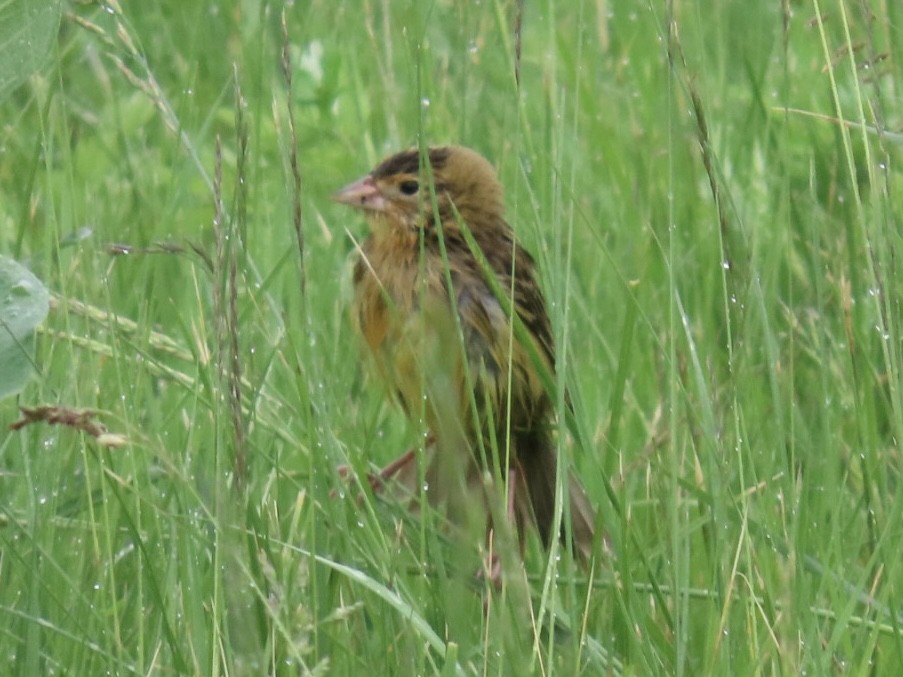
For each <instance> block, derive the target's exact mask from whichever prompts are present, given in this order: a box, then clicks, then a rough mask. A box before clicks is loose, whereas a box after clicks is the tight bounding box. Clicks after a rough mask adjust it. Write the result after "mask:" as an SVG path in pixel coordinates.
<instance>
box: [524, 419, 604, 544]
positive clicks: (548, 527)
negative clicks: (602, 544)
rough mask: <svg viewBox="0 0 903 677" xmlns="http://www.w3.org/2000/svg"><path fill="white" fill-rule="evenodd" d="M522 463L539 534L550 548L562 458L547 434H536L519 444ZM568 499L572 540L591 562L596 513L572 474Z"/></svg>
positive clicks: (569, 476)
mask: <svg viewBox="0 0 903 677" xmlns="http://www.w3.org/2000/svg"><path fill="white" fill-rule="evenodd" d="M518 464H519V466H520V468H519V469H520V471H521V472H522V473H523V482H524V484H525V485H526V489H527V494H528V495H529V503H530V507H531V508H532V512H533V515H534V517H535V519H536V526H537V528H538V529H539V535H540V537H541V538H542V541H543V543H545V545H546V547H548V546H549V545H550V544H551V541H552V534H553V530H554V520H555V484H556V481H555V478H556V475H557V471H558V458H557V452H556V449H555V446H554V443H553V442H552V440H551V439H550V438H549V436H548V434H547V433H545V432H532V433H530V434H529V435H528V436H526V438H525V439H521V440H520V444H518ZM564 490H565V500H566V501H568V505H569V507H570V510H569V511H568V512H570V523H571V537H572V539H573V545H574V554H575V555H577V556H578V557H579V558H580V559H582V560H583V561H586V562H588V561H590V560H591V559H592V555H593V539H594V536H595V528H594V526H593V525H594V523H595V512H594V511H593V507H592V505H591V504H590V502H589V497H588V496H587V495H586V490H585V489H584V488H583V484H582V483H581V482H580V480H579V479H578V478H577V476H576V475H575V474H574V473H573V471H569V472H568V481H567V483H566V484H565V486H564ZM565 519H567V512H565V515H564V517H563V519H562V524H561V532H560V534H559V535H560V537H561V539H562V540H564V538H565V534H566V533H567V528H566V526H565V522H564V520H565Z"/></svg>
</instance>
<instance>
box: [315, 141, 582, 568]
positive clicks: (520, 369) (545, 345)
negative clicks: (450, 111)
mask: <svg viewBox="0 0 903 677" xmlns="http://www.w3.org/2000/svg"><path fill="white" fill-rule="evenodd" d="M333 200H334V201H336V202H338V203H341V204H343V205H347V206H350V207H353V208H355V209H356V210H360V211H361V212H363V215H364V217H365V220H366V221H367V222H368V225H369V234H368V236H367V237H366V239H364V241H363V242H360V243H358V244H357V246H356V251H355V253H354V254H353V256H355V257H356V260H355V262H354V265H353V274H352V288H353V293H352V297H353V298H352V302H351V316H352V322H353V324H354V326H355V327H356V330H357V333H358V334H359V335H360V337H361V338H362V343H363V347H364V352H365V353H368V354H369V356H370V358H371V360H370V362H371V363H372V365H373V366H374V367H375V372H376V374H377V376H378V379H379V380H381V381H382V382H383V383H384V384H385V386H387V388H388V391H389V392H390V393H393V395H394V399H396V400H397V401H398V402H399V403H400V405H401V407H402V408H403V410H404V412H405V413H406V415H407V416H408V418H409V419H411V420H412V421H414V422H415V423H419V424H422V425H425V428H426V430H427V431H428V433H427V434H428V445H427V446H428V447H429V453H428V454H425V455H423V459H424V460H423V462H424V463H426V468H425V469H424V470H423V471H422V472H423V475H422V478H425V480H426V481H425V484H426V487H427V496H428V498H429V500H430V502H431V503H432V504H435V505H444V506H445V507H446V509H447V510H448V511H449V513H450V514H453V515H456V516H457V518H460V517H461V515H462V514H463V515H465V516H468V515H469V516H472V515H473V514H474V513H475V512H476V515H477V517H475V518H474V519H477V520H480V519H481V518H480V515H481V514H482V515H483V517H482V519H483V520H484V523H485V524H486V533H487V540H489V539H491V537H492V535H493V534H494V528H495V527H494V525H497V523H498V521H499V520H500V519H504V520H508V523H509V525H511V526H513V527H514V528H515V531H516V533H517V536H518V540H519V542H520V548H521V551H523V549H524V547H525V546H524V543H525V539H526V532H527V528H528V525H529V524H534V525H535V527H536V529H537V531H538V533H539V536H540V538H541V540H542V542H543V544H544V545H545V546H546V547H549V546H550V545H551V543H552V541H553V539H554V538H556V536H557V537H560V538H561V539H562V540H564V539H565V534H566V533H567V531H568V529H566V527H565V519H564V518H563V519H562V521H561V524H560V527H559V529H558V533H557V534H556V533H555V531H556V525H555V516H554V513H555V492H556V483H557V474H558V472H559V467H560V465H563V464H559V462H558V461H559V459H558V452H557V446H556V444H555V439H554V418H555V408H554V406H553V399H552V396H551V395H550V392H549V391H550V387H549V384H550V383H554V373H555V345H554V339H553V334H552V328H551V324H550V321H549V316H548V312H547V310H546V302H545V298H544V296H543V294H542V291H541V289H540V287H539V284H538V280H537V277H536V262H535V260H534V259H533V257H532V256H531V255H530V254H529V253H528V252H527V250H526V249H525V248H524V247H523V246H522V245H521V244H520V242H519V241H518V240H517V238H516V236H515V233H514V231H513V230H512V228H511V226H510V225H509V224H508V222H507V221H506V218H505V206H504V196H503V190H502V186H501V184H500V182H499V179H498V176H497V173H496V170H495V168H494V167H493V165H492V164H491V163H490V162H489V161H488V160H486V159H485V158H484V157H483V156H482V155H481V154H479V153H478V152H477V151H475V150H472V149H470V148H467V147H464V146H459V145H443V146H430V147H425V148H411V149H407V150H403V151H401V152H398V153H395V154H393V155H391V156H389V157H387V158H386V159H384V160H383V161H382V162H380V163H379V164H377V165H376V167H374V168H373V169H372V170H371V171H370V172H369V173H368V174H366V175H365V176H363V177H362V178H360V179H359V180H357V181H354V182H352V183H350V184H348V185H347V186H345V187H344V188H341V189H340V190H339V191H338V192H336V193H335V194H334V195H333ZM550 376H551V377H552V378H551V379H550ZM417 458H418V455H417V453H416V452H415V451H413V450H412V451H408V452H407V453H405V454H403V455H402V456H401V457H400V458H399V459H398V460H396V461H394V462H393V463H391V464H389V465H388V466H386V467H385V468H384V469H383V470H382V471H380V472H379V473H378V475H375V476H373V477H372V484H373V486H374V488H379V487H381V486H382V485H383V484H384V482H386V481H388V480H390V479H392V478H396V477H401V476H402V475H403V474H405V473H407V476H408V477H414V478H417V477H419V476H420V475H419V474H418V473H417V472H413V471H412V467H414V466H415V464H416V460H417ZM567 473H568V474H567V481H566V482H564V483H563V486H564V487H565V491H564V496H565V500H567V501H568V504H567V505H568V506H569V510H566V511H564V515H565V516H569V519H570V529H569V531H570V534H571V537H572V538H571V543H572V546H573V550H574V553H575V555H577V556H578V559H580V560H582V561H584V562H586V561H588V560H589V559H590V558H591V556H592V552H593V539H594V521H595V520H594V515H595V513H594V511H593V509H592V505H591V503H590V501H589V498H588V496H587V494H586V491H585V489H584V487H583V485H582V484H581V482H580V481H579V479H578V478H577V476H576V475H575V474H574V472H573V471H567ZM487 477H490V478H495V480H501V481H500V482H498V481H494V482H493V481H490V482H488V483H487V481H486V478H487ZM412 486H413V487H415V488H416V487H418V486H419V483H417V484H412ZM498 486H502V487H503V488H504V492H502V495H501V496H496V497H495V498H497V499H498V502H497V503H495V504H493V500H495V499H494V498H493V496H491V495H489V494H490V493H491V491H496V492H497V493H498V492H499V491H500V490H499V489H498ZM487 487H489V488H490V489H487ZM492 487H496V488H495V489H492ZM475 495H476V496H480V497H482V500H478V501H474V496H475ZM475 505H477V506H480V507H479V509H477V510H476V511H475V509H474V506H475ZM492 505H503V506H504V508H502V509H497V510H496V511H495V513H493V512H492V508H491V506H492ZM499 513H502V514H499ZM453 519H454V518H453ZM489 566H490V568H491V569H492V571H491V576H492V577H493V578H495V577H496V576H497V575H498V572H499V565H498V560H497V558H494V561H493V563H492V564H490V565H489Z"/></svg>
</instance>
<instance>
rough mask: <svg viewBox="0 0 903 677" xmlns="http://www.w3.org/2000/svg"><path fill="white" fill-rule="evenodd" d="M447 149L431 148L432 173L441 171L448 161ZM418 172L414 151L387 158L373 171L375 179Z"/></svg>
mask: <svg viewBox="0 0 903 677" xmlns="http://www.w3.org/2000/svg"><path fill="white" fill-rule="evenodd" d="M448 155H449V151H448V148H431V149H430V164H431V165H432V167H433V171H437V170H441V169H442V168H443V167H445V163H446V161H447V160H448ZM419 171H420V153H419V152H418V151H417V150H416V149H413V150H405V151H402V152H400V153H396V154H395V155H393V156H392V157H390V158H387V159H385V160H383V161H382V163H380V164H379V165H378V166H377V167H376V169H374V170H373V176H374V177H375V178H377V179H380V178H383V177H386V176H394V175H396V174H417V173H418V172H419Z"/></svg>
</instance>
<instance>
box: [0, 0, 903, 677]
mask: <svg viewBox="0 0 903 677" xmlns="http://www.w3.org/2000/svg"><path fill="white" fill-rule="evenodd" d="M519 4H520V3H517V2H513V1H510V0H509V1H505V2H502V1H494V0H483V2H472V3H470V2H451V1H450V0H440V1H438V2H415V1H413V0H411V1H407V0H405V1H402V2H389V1H388V0H383V1H380V0H346V1H343V2H335V1H332V0H302V1H296V2H292V3H285V9H284V28H283V19H282V16H283V8H282V6H281V4H280V3H267V2H258V1H255V0H241V1H235V2H222V3H215V2H203V3H191V2H181V1H179V0H158V1H157V2H127V3H122V4H121V6H120V5H119V4H118V3H116V2H109V3H107V4H104V5H100V4H93V3H91V2H79V3H72V4H69V3H65V5H64V16H63V19H62V22H61V27H60V35H59V39H58V41H57V42H56V43H55V45H54V48H53V50H52V52H51V55H50V57H49V61H48V63H47V64H46V65H45V67H44V68H43V69H42V70H41V71H40V73H39V74H38V75H36V76H34V77H32V78H31V80H30V81H29V82H28V83H27V84H26V85H24V86H23V87H20V88H19V89H17V90H16V91H15V92H14V93H13V95H12V96H11V98H8V99H7V100H6V101H5V102H4V103H3V104H2V120H3V123H2V127H0V254H4V255H6V256H10V257H12V258H15V259H16V260H18V261H20V262H22V263H24V264H25V265H27V266H28V267H29V268H30V269H31V270H32V271H33V272H34V273H35V274H36V275H37V276H38V277H40V278H41V279H42V280H43V281H44V282H45V284H46V285H47V286H48V287H49V288H50V289H51V291H52V292H53V293H54V294H55V296H56V301H55V303H54V308H53V310H52V311H51V314H50V316H49V318H48V319H47V321H46V322H45V323H44V325H43V328H42V330H41V332H40V334H39V335H38V340H37V346H36V371H37V373H36V378H35V379H34V380H33V382H32V383H31V384H30V385H29V386H28V388H27V389H26V390H25V391H24V392H23V393H22V394H21V395H20V396H19V398H18V402H17V401H15V400H6V401H4V402H2V403H0V424H2V427H0V627H2V630H0V673H3V674H10V675H41V674H71V675H100V674H117V675H119V674H122V675H125V674H133V673H134V674H198V675H217V674H221V675H260V674H286V675H288V674H308V673H316V674H336V675H343V674H366V673H369V674H373V675H383V674H385V675H414V674H443V675H458V674H462V675H524V674H542V675H553V674H562V675H570V674H578V673H581V674H587V675H597V674H615V675H618V674H628V675H654V674H667V675H672V674H673V675H726V674H739V675H745V674H788V675H795V674H802V673H803V672H805V673H806V674H815V675H822V674H854V675H860V674H870V675H894V674H899V666H900V664H901V662H903V608H901V599H903V557H901V553H903V489H901V485H900V481H901V478H900V473H901V468H903V458H901V443H903V383H901V370H903V349H901V348H903V343H901V340H903V309H901V306H900V298H901V292H903V268H901V266H903V263H901V259H900V255H899V253H898V248H899V247H900V246H901V239H900V234H901V217H903V208H901V203H900V201H899V193H900V191H901V190H903V180H901V177H903V175H901V172H900V169H899V165H898V164H897V163H898V162H900V144H901V138H903V137H901V135H900V133H899V132H898V131H897V130H900V129H901V128H903V117H901V113H900V110H901V107H900V97H901V96H903V70H901V66H900V64H901V63H903V9H901V6H900V5H899V3H896V2H892V1H891V0H871V1H869V0H862V1H861V2H860V1H859V0H826V1H823V2H819V1H816V0H813V2H811V3H810V2H795V1H793V2H791V1H790V0H784V1H783V2H780V3H778V2H771V3H766V2H749V3H741V2H733V3H710V2H706V1H704V0H682V1H681V2H676V1H675V2H660V1H659V0H651V1H650V2H648V3H642V2H640V3H633V2H626V1H624V2H614V1H608V2H607V1H606V0H595V1H594V2H593V1H589V0H577V1H576V2H564V1H563V0H558V1H557V2H556V1H555V0H548V1H547V2H538V3H531V2H527V3H522V4H523V5H524V7H522V8H519ZM518 22H520V27H521V28H520V32H519V33H518V31H517V30H516V29H515V26H516V25H517V24H518ZM284 46H285V47H286V50H287V51H286V52H285V54H286V59H287V64H288V69H287V71H288V73H290V76H291V82H290V83H289V82H288V80H287V78H286V69H285V68H284V66H283V48H284ZM516 72H517V74H518V78H516V77H515V73H516ZM420 141H425V142H428V143H442V142H456V143H462V144H465V145H469V146H472V147H474V148H477V149H479V150H480V151H481V152H482V153H484V154H485V155H486V156H487V157H489V158H490V159H491V160H492V161H493V163H495V164H496V165H497V167H498V168H499V172H500V176H501V178H502V181H503V183H504V185H505V186H506V190H507V204H508V215H509V217H510V221H511V222H512V224H513V225H514V227H515V230H516V231H517V233H518V236H519V237H520V238H521V240H522V241H523V242H524V244H525V245H526V246H527V248H528V249H530V250H531V251H532V252H533V253H534V254H535V255H536V258H537V260H538V262H539V265H540V267H541V279H542V284H543V287H544V289H545V292H546V296H547V299H548V301H549V305H550V309H551V314H552V322H553V325H554V329H555V333H556V337H557V340H558V345H559V361H560V364H559V367H560V373H561V378H562V380H563V381H564V382H566V384H567V387H568V388H569V390H570V392H571V394H572V397H573V400H574V404H575V409H576V416H575V423H574V425H573V426H571V429H570V430H565V429H563V430H562V431H561V434H560V436H559V439H560V445H561V449H562V452H563V453H564V454H565V455H566V457H567V458H568V461H569V462H570V463H572V464H573V465H574V466H575V467H576V468H577V470H578V472H579V473H580V475H581V476H582V478H583V481H584V483H585V484H586V486H587V489H588V491H589V493H590V495H591V497H592V499H593V501H594V503H595V505H596V506H597V507H598V509H599V511H600V515H601V517H600V520H601V523H602V524H604V526H605V528H606V530H607V531H608V533H609V535H610V539H611V543H612V546H613V549H614V551H615V553H616V555H615V557H613V558H611V559H606V560H602V561H599V562H598V563H597V566H596V567H595V569H594V570H593V571H592V572H586V571H583V570H581V569H579V568H577V567H575V566H574V565H573V563H572V562H571V561H570V558H569V557H568V556H567V555H566V554H564V553H562V552H560V551H556V552H553V553H551V554H549V553H546V552H544V551H543V550H542V548H541V547H540V546H539V544H538V543H537V542H531V543H530V544H529V545H528V548H527V552H526V555H525V563H524V567H523V569H522V570H519V568H518V567H516V566H515V567H512V568H510V569H509V571H508V573H507V575H506V578H505V584H504V586H502V588H501V589H498V590H497V589H494V588H492V587H491V586H489V585H487V584H486V583H484V582H483V581H480V580H477V579H475V578H474V576H473V572H474V571H475V569H476V567H477V565H478V564H479V561H480V552H479V549H478V547H477V545H478V544H474V547H473V548H472V549H468V548H466V547H464V548H462V547H461V544H460V542H458V541H456V540H455V539H453V538H450V537H449V532H448V530H447V529H445V528H443V527H442V524H441V516H439V515H436V514H434V513H432V512H430V511H424V512H422V513H420V514H411V513H410V512H409V511H408V510H407V509H406V508H405V507H404V506H403V505H400V504H399V503H398V502H397V501H393V500H391V499H390V498H389V497H385V498H384V497H380V496H373V495H372V493H371V492H369V490H367V489H364V488H363V487H361V486H360V485H358V484H355V483H354V482H353V481H351V482H350V483H343V482H342V481H341V480H340V479H339V477H338V474H337V471H336V468H337V466H339V465H341V464H348V465H349V466H350V468H351V469H352V470H353V473H352V475H354V476H357V477H363V476H364V474H365V473H366V471H367V470H368V469H370V468H372V467H375V466H377V465H379V464H382V463H385V462H387V461H388V460H389V459H391V458H392V457H394V456H396V455H397V454H398V453H400V452H401V451H402V450H404V449H405V448H407V447H409V446H411V445H412V444H414V443H416V431H413V430H412V429H411V427H410V426H409V425H408V424H407V423H406V422H405V420H404V418H403V417H402V416H401V414H400V412H399V411H397V410H396V409H395V408H393V407H392V406H391V404H390V403H389V402H387V401H386V400H385V397H384V396H383V393H382V392H381V390H380V389H379V388H378V387H377V386H376V385H375V384H373V383H371V382H370V380H369V379H368V377H367V375H366V369H364V368H363V366H362V365H361V363H360V360H359V355H360V353H359V350H358V346H357V344H356V342H355V339H354V336H353V335H352V334H351V331H350V323H349V321H348V316H347V301H348V292H349V282H350V281H349V272H350V271H349V260H350V258H349V257H350V255H351V254H352V251H353V246H354V242H355V241H358V240H360V238H362V237H364V236H365V234H366V227H365V225H364V223H363V221H362V220H361V219H360V218H359V216H358V215H355V214H352V213H350V212H349V211H348V210H346V209H343V208H342V207H340V206H338V205H334V204H332V203H331V202H330V201H329V195H330V193H331V192H333V191H334V190H335V189H336V188H338V187H339V186H341V185H343V184H344V183H346V182H348V181H350V180H352V179H354V178H357V177H358V176H360V175H361V174H363V173H364V172H366V171H367V170H368V169H369V168H370V167H371V166H372V165H373V164H374V163H375V162H376V161H378V160H379V159H380V158H381V157H383V156H384V155H385V154H387V153H389V152H392V151H394V150H397V149H400V148H403V147H407V146H410V145H414V144H417V143H419V142H420ZM293 149H294V151H296V154H295V153H294V151H293ZM293 166H297V170H298V173H297V176H296V175H295V173H294V171H293ZM895 194H896V195H897V196H898V197H897V198H895V197H894V195H895ZM296 210H297V211H296ZM296 216H297V218H296ZM299 235H300V237H299ZM37 404H54V405H62V406H66V407H72V408H87V409H93V410H97V411H98V412H99V413H98V414H97V420H99V421H101V422H102V423H103V424H104V425H105V426H106V428H107V429H108V431H109V433H111V434H113V435H115V437H114V438H112V441H113V442H116V444H114V445H112V446H107V445H104V444H102V443H98V440H96V439H95V438H94V437H92V436H91V435H89V434H86V433H82V432H78V431H75V430H72V429H69V428H66V427H61V426H51V425H46V424H33V425H29V426H27V427H25V428H24V429H22V430H20V431H16V432H13V431H8V430H7V427H8V425H9V424H10V423H12V422H13V421H14V420H16V418H17V416H18V412H17V409H16V407H17V405H27V406H33V405H37ZM107 439H110V438H107ZM100 442H103V440H100Z"/></svg>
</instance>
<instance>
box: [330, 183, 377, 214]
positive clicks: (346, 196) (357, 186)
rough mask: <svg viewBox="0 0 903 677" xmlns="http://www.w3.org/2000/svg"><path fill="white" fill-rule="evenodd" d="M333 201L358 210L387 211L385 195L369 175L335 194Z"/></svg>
mask: <svg viewBox="0 0 903 677" xmlns="http://www.w3.org/2000/svg"><path fill="white" fill-rule="evenodd" d="M332 199H333V200H334V201H336V202H339V203H341V204H345V205H348V206H350V207H357V208H358V209H367V210H370V211H376V212H381V211H385V209H386V198H385V197H383V194H382V193H381V192H380V191H379V188H377V186H376V184H375V183H374V182H373V177H372V176H370V175H369V174H368V175H367V176H365V177H364V178H362V179H358V180H357V181H355V182H354V183H349V184H348V185H347V186H345V187H344V188H342V189H341V190H339V191H338V192H336V193H333V195H332Z"/></svg>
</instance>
